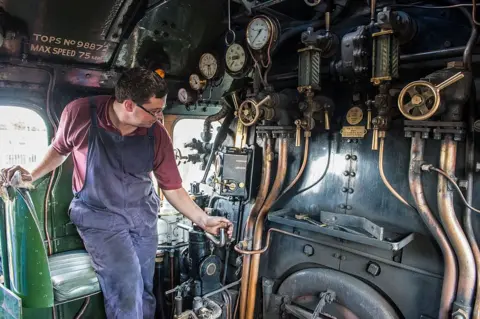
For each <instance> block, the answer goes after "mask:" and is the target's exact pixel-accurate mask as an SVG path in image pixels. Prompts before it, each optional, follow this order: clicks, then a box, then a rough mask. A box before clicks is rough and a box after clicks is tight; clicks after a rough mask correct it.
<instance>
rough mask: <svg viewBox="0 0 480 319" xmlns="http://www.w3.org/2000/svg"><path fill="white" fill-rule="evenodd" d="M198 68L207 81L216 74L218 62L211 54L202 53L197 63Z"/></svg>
mask: <svg viewBox="0 0 480 319" xmlns="http://www.w3.org/2000/svg"><path fill="white" fill-rule="evenodd" d="M198 68H199V69H200V73H201V74H202V75H203V76H204V77H205V78H206V79H207V80H210V79H212V78H213V77H215V75H216V74H217V71H218V61H217V59H216V58H215V57H214V56H213V54H211V53H204V54H202V56H201V57H200V62H198Z"/></svg>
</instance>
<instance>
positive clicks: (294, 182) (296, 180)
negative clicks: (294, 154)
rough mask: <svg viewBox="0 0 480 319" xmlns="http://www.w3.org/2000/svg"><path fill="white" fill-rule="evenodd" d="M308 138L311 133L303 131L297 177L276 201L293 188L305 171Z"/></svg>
mask: <svg viewBox="0 0 480 319" xmlns="http://www.w3.org/2000/svg"><path fill="white" fill-rule="evenodd" d="M310 136H311V132H310V131H305V149H304V150H303V162H302V166H301V167H300V169H299V170H298V173H297V176H295V178H294V179H293V181H292V182H291V183H290V185H288V186H287V188H285V190H284V191H283V192H282V194H280V196H278V198H277V200H278V199H279V198H280V197H282V196H283V195H285V194H286V193H287V192H288V191H289V190H291V189H292V187H293V186H295V184H296V183H297V182H298V180H299V179H300V177H302V175H303V172H304V171H305V167H306V166H307V161H308V149H309V142H310Z"/></svg>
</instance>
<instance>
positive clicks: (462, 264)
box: [437, 135, 476, 318]
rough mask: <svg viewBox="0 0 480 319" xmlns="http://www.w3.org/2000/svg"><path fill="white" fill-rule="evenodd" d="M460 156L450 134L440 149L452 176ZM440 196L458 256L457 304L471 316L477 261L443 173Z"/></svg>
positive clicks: (444, 166)
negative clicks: (457, 214) (459, 220)
mask: <svg viewBox="0 0 480 319" xmlns="http://www.w3.org/2000/svg"><path fill="white" fill-rule="evenodd" d="M456 156H457V142H455V141H453V140H452V136H451V135H446V136H445V138H444V139H443V140H442V144H441V149H440V169H442V170H444V171H445V172H446V173H447V174H448V175H450V176H454V174H455V165H456ZM437 200H438V210H439V212H440V219H441V221H442V224H443V227H444V228H445V232H446V233H447V236H448V238H449V239H450V241H451V243H452V246H453V249H454V251H455V254H456V255H457V258H458V268H459V276H458V286H457V298H456V303H455V304H456V305H458V306H459V307H460V308H461V309H462V310H463V311H464V312H467V314H466V315H467V316H466V317H467V318H468V317H469V316H468V314H469V312H470V311H469V310H470V306H471V304H472V301H473V296H474V291H475V276H476V274H475V261H474V259H473V253H472V249H471V248H470V245H469V243H468V240H467V237H466V236H465V233H464V232H463V229H462V227H461V226H460V223H459V222H458V219H457V216H456V215H455V208H454V206H453V193H452V190H449V189H448V181H447V179H446V178H445V177H443V176H441V175H440V176H439V177H438V186H437ZM454 311H455V309H454Z"/></svg>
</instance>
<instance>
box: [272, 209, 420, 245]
mask: <svg viewBox="0 0 480 319" xmlns="http://www.w3.org/2000/svg"><path fill="white" fill-rule="evenodd" d="M322 213H325V212H315V213H313V214H309V217H310V218H311V219H313V220H316V221H317V222H318V223H320V220H321V214H322ZM328 214H333V213H328ZM295 215H298V213H296V212H294V211H292V210H289V209H282V210H279V211H276V212H272V213H270V214H268V220H269V221H272V222H275V223H279V224H282V225H287V226H291V227H296V228H299V229H304V230H307V231H311V232H316V233H320V234H322V235H327V236H331V237H335V238H341V239H345V240H348V241H352V242H357V243H360V244H364V245H368V246H373V247H378V248H380V249H386V250H392V251H397V250H400V249H402V248H403V247H405V246H406V245H408V244H409V243H410V242H411V241H412V240H413V239H414V238H415V234H414V233H408V234H398V233H394V232H388V231H386V230H383V234H382V236H383V237H381V238H382V240H381V239H378V238H375V237H374V236H371V235H369V234H360V235H359V234H356V233H352V232H351V230H352V229H350V228H351V227H345V226H343V227H342V228H340V227H337V228H332V227H319V226H318V225H312V224H311V223H309V222H305V221H299V220H298V219H296V218H295ZM334 215H337V214H334ZM339 215H341V214H339ZM330 216H332V215H330ZM343 216H344V217H347V218H348V217H352V216H351V215H343ZM353 217H357V218H360V219H361V218H363V217H359V216H353ZM355 222H358V220H356V221H355ZM372 224H373V223H372ZM366 225H370V224H369V223H366ZM373 225H375V224H373ZM334 227H336V226H335V225H334ZM367 227H368V226H367ZM377 227H379V226H377ZM346 228H348V231H346ZM374 228H375V226H374ZM382 229H383V228H382ZM370 231H372V230H371V229H370ZM376 231H377V232H378V229H377V230H376ZM379 233H382V232H379ZM379 233H377V234H379Z"/></svg>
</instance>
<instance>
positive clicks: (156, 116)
mask: <svg viewBox="0 0 480 319" xmlns="http://www.w3.org/2000/svg"><path fill="white" fill-rule="evenodd" d="M137 106H138V107H139V108H141V109H142V110H144V111H145V112H147V113H148V114H150V115H151V116H153V117H155V118H158V117H159V116H161V115H162V112H163V109H159V110H157V111H155V112H152V111H149V110H147V109H146V108H145V107H143V105H141V104H137Z"/></svg>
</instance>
